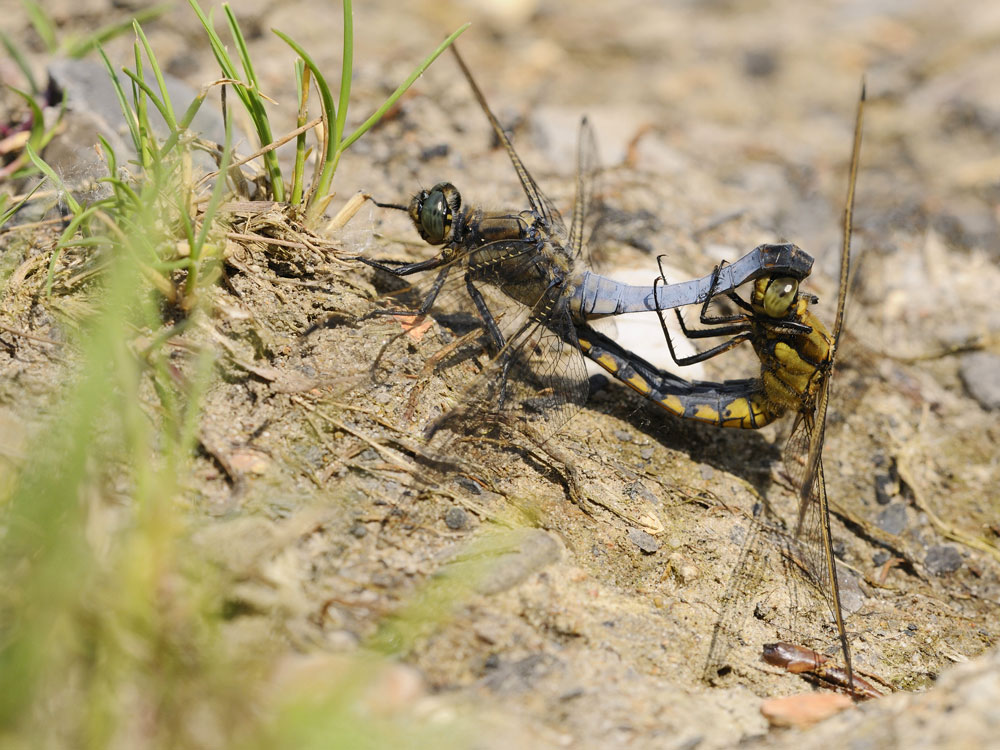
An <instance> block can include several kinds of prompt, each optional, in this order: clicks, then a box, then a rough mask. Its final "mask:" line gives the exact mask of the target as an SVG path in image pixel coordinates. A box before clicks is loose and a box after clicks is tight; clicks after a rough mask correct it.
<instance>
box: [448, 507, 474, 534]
mask: <svg viewBox="0 0 1000 750" xmlns="http://www.w3.org/2000/svg"><path fill="white" fill-rule="evenodd" d="M444 522H445V525H446V526H447V527H448V528H449V529H453V530H455V531H458V530H459V529H464V528H465V526H466V524H468V522H469V514H468V513H466V512H465V511H464V510H463V509H462V508H459V507H458V506H457V505H453V506H452V507H450V508H448V510H447V511H446V512H445V514H444Z"/></svg>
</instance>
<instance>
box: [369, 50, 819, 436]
mask: <svg viewBox="0 0 1000 750" xmlns="http://www.w3.org/2000/svg"><path fill="white" fill-rule="evenodd" d="M452 51H453V53H454V55H455V58H456V60H457V61H458V64H459V67H460V68H461V70H462V73H463V75H464V76H465V78H466V80H467V81H468V83H469V86H470V87H471V89H472V92H473V94H474V95H475V98H476V100H477V101H478V102H479V105H480V106H481V108H482V110H483V112H484V113H485V114H486V117H487V120H488V121H489V123H490V126H491V128H492V131H493V134H494V136H495V137H496V139H497V141H498V142H499V143H500V144H502V145H503V147H504V149H505V150H506V152H507V155H508V157H509V158H510V160H511V163H512V165H513V167H514V171H515V172H516V173H517V176H518V178H519V180H520V182H521V187H522V189H523V191H524V194H525V196H526V198H527V201H528V206H529V207H528V208H527V209H524V210H521V211H494V212H487V211H484V210H483V209H482V208H479V207H476V206H469V205H466V204H465V203H464V202H463V200H462V196H461V194H460V192H459V191H458V189H457V188H455V186H454V185H452V184H451V183H447V182H442V183H438V184H437V185H435V186H434V187H432V188H431V189H430V190H421V191H420V192H418V193H417V194H416V195H415V196H414V197H413V198H412V200H411V201H410V202H409V204H408V205H402V204H394V203H379V202H377V201H376V204H377V205H379V206H381V207H384V208H391V209H396V210H400V211H405V212H406V213H407V214H408V215H409V217H410V219H411V221H412V222H413V224H414V226H415V228H416V229H417V232H418V233H419V234H420V236H421V237H422V238H423V239H424V240H425V241H426V242H427V243H428V244H430V245H433V246H440V247H441V250H440V252H439V253H437V254H436V255H435V256H433V257H432V258H429V259H427V260H423V261H418V262H406V261H395V260H386V259H371V258H364V257H359V258H358V260H360V261H362V262H364V263H366V264H367V265H369V266H373V267H375V268H377V269H379V270H381V271H384V272H387V273H389V274H392V275H393V276H397V277H406V276H410V275H411V274H417V273H421V272H425V271H436V272H437V273H436V276H435V278H434V281H433V283H432V284H431V285H430V287H429V289H428V290H427V291H426V293H424V295H423V297H422V298H421V300H420V302H419V305H418V306H417V307H416V309H409V310H380V311H379V312H380V313H388V314H402V315H423V314H425V313H428V312H430V311H431V310H432V308H434V307H435V306H436V305H437V304H438V302H439V300H440V299H441V298H442V297H443V296H446V297H447V300H448V302H447V304H445V305H442V307H445V308H448V307H449V306H451V307H455V308H459V309H461V308H465V311H466V312H468V313H470V314H471V316H472V317H473V319H475V320H477V321H478V323H479V325H480V326H481V328H482V330H483V331H485V334H486V337H485V338H486V347H485V348H486V349H487V350H488V351H489V352H490V354H491V355H492V359H491V360H490V362H489V364H488V365H487V366H486V368H485V371H483V372H481V373H480V374H479V375H478V376H476V378H475V380H474V381H473V382H472V383H471V384H469V385H468V386H467V389H466V390H467V393H466V395H465V396H464V401H463V403H462V405H461V407H460V408H459V409H456V410H455V411H454V412H450V413H449V414H447V415H445V418H444V419H442V420H438V421H437V422H435V423H434V424H433V425H432V427H431V428H430V432H431V433H433V432H434V431H435V430H436V429H438V428H439V427H440V426H441V425H442V424H444V423H445V422H446V421H448V420H450V419H451V418H455V417H461V418H462V421H463V422H465V423H467V424H473V425H475V427H476V428H477V430H481V429H483V428H486V427H488V426H489V425H491V424H493V423H495V422H496V421H498V420H500V419H504V420H509V419H510V418H511V417H513V419H514V420H515V421H518V420H519V421H527V422H530V423H531V426H532V432H533V433H534V434H535V435H536V436H538V437H542V438H545V437H547V436H549V435H551V434H552V433H553V432H555V431H556V430H557V429H558V428H559V427H560V426H561V425H562V424H564V423H565V421H566V420H567V419H568V418H569V417H570V416H571V415H572V414H573V413H574V412H575V410H576V409H577V408H578V407H580V406H581V405H582V404H583V403H584V402H585V400H586V398H587V396H588V392H589V388H588V381H587V376H586V369H585V367H584V363H583V360H582V358H581V353H583V354H585V355H587V356H589V357H591V358H592V359H595V360H596V361H598V363H600V364H602V366H604V367H605V368H606V369H609V370H610V371H611V372H612V374H614V375H615V376H616V377H619V378H625V379H627V378H629V377H631V376H630V374H629V373H630V372H631V371H632V370H637V371H641V372H643V373H645V374H646V376H647V377H648V378H649V379H651V380H657V381H666V382H668V383H669V384H670V387H672V388H673V389H674V390H677V389H681V388H684V387H685V383H686V381H684V380H683V379H681V378H678V377H676V376H672V375H669V374H667V373H663V372H660V371H658V370H657V369H656V368H654V367H653V366H652V365H649V364H648V363H646V362H645V361H644V360H642V359H641V358H639V357H638V356H636V355H634V354H632V353H631V352H628V351H626V350H624V349H622V348H621V347H619V346H618V345H617V344H615V343H614V342H613V341H612V340H611V339H608V338H607V337H605V336H603V335H602V334H600V333H598V332H596V331H594V330H592V329H591V328H590V327H589V326H588V325H587V321H588V320H593V319H595V318H601V317H605V316H608V315H618V314H624V313H629V312H641V311H653V310H663V309H667V308H674V307H677V306H680V305H689V304H700V303H702V302H705V301H707V300H709V299H710V298H711V297H712V296H713V295H718V294H720V293H723V292H725V291H728V290H732V289H735V288H736V287H738V286H739V285H741V284H743V283H745V282H746V281H748V280H753V279H757V278H760V277H761V276H764V275H770V274H773V273H786V274H799V275H805V274H807V273H808V272H809V269H810V268H811V267H812V262H813V261H812V258H811V257H809V256H808V255H807V254H806V253H804V252H802V251H801V250H800V249H798V248H796V247H795V246H794V245H788V244H781V245H761V246H760V247H757V248H755V249H754V250H752V251H751V252H749V253H748V254H747V255H745V256H744V257H743V258H741V259H740V260H738V261H736V262H735V263H733V264H731V265H727V266H725V267H723V268H721V269H716V271H715V272H714V273H713V274H709V275H707V276H705V277H702V278H699V279H694V280H691V281H687V282H683V283H675V284H670V285H668V286H664V285H653V286H646V287H642V286H632V285H628V284H623V283H620V282H617V281H614V280H612V279H609V278H607V277H604V276H600V275H599V274H596V273H593V272H592V271H591V270H590V268H589V267H588V264H587V263H585V262H584V260H585V256H586V254H587V243H586V236H585V235H586V227H587V222H588V218H589V214H590V210H589V209H590V204H591V198H592V195H593V182H594V176H595V173H596V171H597V156H596V145H595V139H594V135H593V131H592V129H591V127H590V125H589V123H588V122H587V120H586V119H584V120H583V121H582V122H581V126H580V137H579V142H578V153H577V170H576V176H577V179H576V194H575V200H574V204H573V213H572V219H571V222H570V226H569V227H568V228H567V227H566V224H565V222H564V221H563V218H562V216H561V214H560V213H559V211H558V209H556V207H555V206H554V205H553V203H552V202H551V201H550V200H549V199H548V198H547V197H546V195H545V194H544V193H543V192H542V190H541V189H540V188H539V187H538V184H537V183H536V182H535V180H534V178H532V176H531V174H530V173H529V172H528V170H527V168H526V167H525V166H524V163H523V162H522V161H521V159H520V157H519V156H518V154H517V152H516V151H515V150H514V146H513V144H512V143H511V141H510V138H509V137H508V136H507V134H506V133H505V132H504V130H503V128H502V126H501V125H500V122H499V121H498V120H497V118H496V116H495V115H494V114H493V112H492V111H491V109H490V107H489V105H488V104H487V102H486V99H485V97H484V95H483V93H482V91H481V90H480V89H479V87H478V85H477V84H476V82H475V80H474V79H473V77H472V74H471V72H470V71H469V69H468V67H467V66H466V64H465V62H464V61H463V60H462V58H461V57H460V56H459V54H458V51H457V49H456V48H455V47H454V46H452ZM451 287H454V289H453V290H452V291H450V293H448V294H446V295H442V291H443V290H444V289H446V288H451ZM470 306H471V309H469V308H470ZM608 363H616V366H615V367H608ZM632 380H633V382H632V383H630V385H633V387H634V386H635V383H637V382H638V381H637V380H636V379H635V378H632ZM647 395H650V397H653V396H652V395H651V394H647Z"/></svg>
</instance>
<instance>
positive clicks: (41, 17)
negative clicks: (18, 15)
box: [21, 0, 59, 55]
mask: <svg viewBox="0 0 1000 750" xmlns="http://www.w3.org/2000/svg"><path fill="white" fill-rule="evenodd" d="M21 5H22V6H23V7H24V12H25V13H27V14H28V20H29V21H30V22H31V25H32V26H33V27H34V29H35V32H36V33H37V34H38V36H40V37H41V38H42V44H44V45H45V50H46V51H47V52H48V53H49V54H50V55H54V54H55V53H56V52H57V51H58V49H59V43H58V42H57V41H56V27H55V26H54V25H53V24H52V19H51V18H49V14H48V13H46V12H45V11H44V10H43V9H42V6H41V5H39V4H38V3H36V2H35V0H21Z"/></svg>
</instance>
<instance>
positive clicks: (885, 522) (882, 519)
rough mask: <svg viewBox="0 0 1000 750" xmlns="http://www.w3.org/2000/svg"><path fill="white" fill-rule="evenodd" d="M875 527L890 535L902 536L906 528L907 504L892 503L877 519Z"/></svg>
mask: <svg viewBox="0 0 1000 750" xmlns="http://www.w3.org/2000/svg"><path fill="white" fill-rule="evenodd" d="M875 525H876V526H878V527H879V528H880V529H882V531H886V532H888V533H890V534H900V533H902V531H903V529H905V528H906V503H891V504H890V505H887V506H886V507H885V509H884V510H883V511H882V512H881V513H879V514H878V516H877V517H876V518H875Z"/></svg>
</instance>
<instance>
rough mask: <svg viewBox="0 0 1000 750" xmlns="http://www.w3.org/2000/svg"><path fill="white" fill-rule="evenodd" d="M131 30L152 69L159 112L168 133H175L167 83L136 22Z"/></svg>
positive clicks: (175, 119) (175, 127)
mask: <svg viewBox="0 0 1000 750" xmlns="http://www.w3.org/2000/svg"><path fill="white" fill-rule="evenodd" d="M132 28H133V29H135V33H136V36H138V37H139V41H141V42H142V48H143V49H144V50H145V52H146V59H147V60H149V67H150V68H152V69H153V75H154V76H156V85H157V86H158V87H159V89H160V100H161V101H162V102H163V107H162V109H161V110H160V112H161V114H163V119H164V120H165V121H166V123H167V127H169V128H170V132H171V133H174V132H176V131H177V118H176V117H175V116H174V108H173V105H172V104H171V103H170V93H169V92H168V91H167V82H166V81H165V80H164V78H163V71H162V70H161V69H160V64H159V62H157V60H156V54H155V53H154V52H153V48H152V47H150V46H149V40H148V39H147V38H146V34H145V33H144V32H143V30H142V27H141V26H140V25H139V23H138V22H133V24H132Z"/></svg>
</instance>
